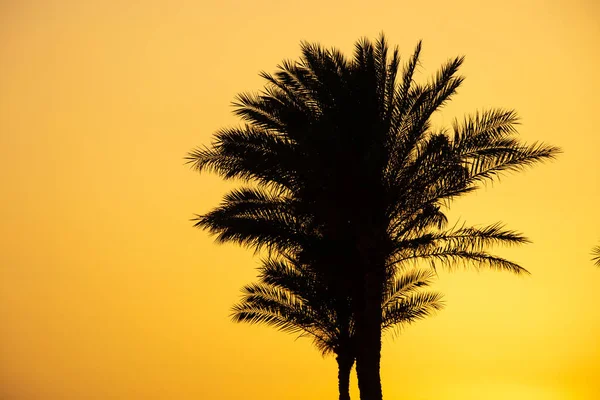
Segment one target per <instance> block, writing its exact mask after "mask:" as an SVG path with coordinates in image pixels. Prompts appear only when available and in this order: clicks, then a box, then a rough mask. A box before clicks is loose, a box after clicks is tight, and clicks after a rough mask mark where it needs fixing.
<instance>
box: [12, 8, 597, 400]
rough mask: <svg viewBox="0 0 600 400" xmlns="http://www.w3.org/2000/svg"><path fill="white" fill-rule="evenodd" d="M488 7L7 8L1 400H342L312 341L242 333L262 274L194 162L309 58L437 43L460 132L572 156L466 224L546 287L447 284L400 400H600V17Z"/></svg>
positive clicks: (480, 200) (484, 193) (484, 204)
mask: <svg viewBox="0 0 600 400" xmlns="http://www.w3.org/2000/svg"><path fill="white" fill-rule="evenodd" d="M486 3H487V2H480V1H474V0H457V1H453V2H449V1H429V2H409V3H407V2H401V1H387V0H382V1H379V2H375V3H373V2H367V1H355V0H345V1H339V0H334V1H317V0H306V1H303V2H297V1H293V0H290V1H275V0H256V1H241V0H238V1H232V0H219V1H216V0H215V1H213V0H201V1H185V0H169V1H167V0H146V1H140V0H138V1H135V0H120V1H116V0H107V1H100V0H90V1H85V0H72V1H67V0H64V1H52V0H48V1H42V0H40V1H29V0H3V1H1V2H0V148H1V149H2V156H1V157H0V182H1V188H2V189H1V192H0V194H1V195H0V220H1V221H2V223H1V224H0V399H6V400H38V399H44V400H71V399H73V400H76V399H86V400H87V399H89V400H96V399H98V400H100V399H102V400H106V399H110V400H113V399H114V400H121V399H123V400H146V399H148V400H171V399H177V400H191V399H224V400H227V399H240V398H243V399H247V400H275V399H282V398H283V399H291V400H293V399H316V400H325V399H333V398H336V395H337V382H336V364H335V360H334V359H333V358H325V359H324V358H322V357H321V355H320V354H319V352H318V351H317V350H315V349H314V348H313V347H312V344H311V342H310V340H307V339H297V340H296V338H295V337H294V336H291V335H287V334H284V333H281V332H277V331H275V330H273V329H272V328H269V327H263V326H247V325H242V324H234V323H233V322H231V321H230V319H229V312H230V307H231V306H232V305H233V303H235V302H236V301H237V300H238V299H239V296H240V288H241V287H242V286H243V285H245V284H247V283H249V282H251V281H252V280H253V279H254V278H255V276H256V270H255V268H256V267H257V266H258V261H259V260H258V259H257V258H255V257H253V254H252V252H251V251H248V250H244V249H242V248H239V247H236V246H234V245H216V244H215V243H214V242H213V238H211V237H209V236H208V235H207V234H206V233H205V232H203V231H200V230H197V229H194V228H193V227H192V223H191V222H190V219H191V218H192V217H193V216H194V214H195V213H204V212H207V211H209V210H210V209H211V208H212V207H214V206H215V205H216V204H218V202H219V200H220V198H221V196H222V195H223V194H224V193H225V192H226V191H227V190H228V189H230V188H232V187H234V186H235V183H231V182H223V181H221V180H220V179H219V178H218V177H216V176H214V175H209V174H205V175H198V174H197V173H196V172H194V171H192V170H191V169H190V168H189V167H188V166H186V165H184V160H183V157H184V156H185V155H186V153H187V152H188V151H190V150H192V149H193V148H194V147H196V146H199V145H204V144H208V143H209V142H210V138H211V135H212V134H213V133H214V132H215V131H216V130H217V129H219V128H222V127H226V126H231V125H235V124H237V123H238V122H239V121H238V120H237V119H236V118H235V117H234V116H233V115H232V113H231V111H232V108H231V106H230V103H231V101H232V100H233V99H234V96H235V95H236V94H237V93H240V92H243V91H256V90H259V89H261V88H262V85H263V82H262V81H261V78H260V77H259V76H258V73H259V72H260V71H263V70H264V71H269V72H272V71H274V70H275V68H276V66H277V64H279V63H280V62H281V61H283V60H284V59H295V58H297V57H298V56H299V44H300V42H301V41H302V40H307V41H311V42H315V41H318V42H319V43H321V44H323V45H324V46H328V47H329V46H335V47H337V48H339V49H341V50H342V51H344V52H346V53H350V52H351V51H352V49H353V44H354V42H355V41H356V40H357V39H359V38H360V37H364V36H366V37H370V38H375V37H376V36H377V35H378V34H379V33H380V32H382V31H383V32H385V33H386V35H387V37H388V39H389V41H390V42H391V43H392V44H394V45H398V46H399V47H400V51H401V54H402V55H403V56H405V57H407V56H408V55H410V54H411V53H412V50H413V49H414V46H415V45H416V43H417V41H418V40H420V39H422V40H423V52H422V64H421V66H420V69H419V75H418V79H423V80H424V79H427V78H428V77H429V76H430V75H431V74H433V73H434V72H435V71H436V69H437V68H438V67H439V66H440V65H441V63H443V62H444V61H445V60H447V59H449V58H451V57H454V56H457V55H465V56H466V60H465V63H464V66H463V68H462V74H463V75H465V76H466V81H465V82H464V84H463V86H462V87H461V88H460V90H459V94H458V95H457V96H456V97H455V98H454V100H453V101H452V103H451V104H450V105H448V106H447V107H445V108H444V109H443V111H442V113H440V114H438V115H436V117H435V118H436V119H435V122H436V124H438V126H448V125H449V124H450V122H451V121H452V120H453V119H454V118H456V117H458V118H461V117H462V116H463V115H464V114H465V113H471V112H474V111H476V110H481V109H486V108H491V107H504V108H514V109H516V110H517V112H518V113H519V115H520V116H521V125H520V133H521V136H522V138H523V140H525V141H527V142H534V141H543V142H546V143H549V144H552V145H556V146H560V147H561V148H562V149H563V151H564V152H563V154H561V155H560V156H559V157H558V159H557V160H556V161H554V162H551V163H546V164H542V165H537V166H536V167H534V168H532V169H529V170H527V171H526V172H524V173H519V174H512V175H507V176H504V177H502V179H501V180H500V182H498V183H495V184H493V185H488V186H487V187H485V188H482V189H481V190H480V191H479V192H477V193H475V194H471V195H469V196H467V197H465V198H463V199H460V200H458V201H457V202H456V203H455V204H453V206H452V210H451V212H450V216H451V221H464V222H466V223H469V224H489V223H494V222H498V221H502V222H504V223H506V225H507V227H508V228H511V229H515V230H518V231H520V232H523V233H524V234H525V235H526V236H528V237H529V238H530V239H531V240H532V244H529V245H526V246H523V247H519V248H510V249H502V248H500V249H497V250H496V253H497V254H499V255H502V256H505V257H508V258H510V259H511V260H514V261H517V262H519V263H520V264H521V265H522V266H524V267H525V268H527V269H528V270H529V271H530V272H531V273H532V274H531V276H527V277H518V276H514V275H510V274H508V273H503V272H490V271H477V270H475V269H473V268H471V269H460V270H456V271H444V270H439V279H438V281H437V282H436V284H435V289H436V290H439V291H442V292H443V293H444V295H445V301H446V308H445V309H444V310H443V311H441V312H440V313H439V314H438V315H436V316H434V317H431V318H429V319H427V320H425V321H422V322H419V323H417V324H414V325H412V326H409V327H407V328H406V329H405V330H403V331H402V332H401V333H400V334H399V335H396V336H394V337H393V336H386V337H384V340H383V350H382V367H381V375H382V382H383V390H384V396H385V398H386V399H402V400H458V399H460V400H475V399H478V400H479V399H482V398H483V399H486V400H503V399H511V400H521V399H523V400H525V399H527V400H593V399H598V398H600V345H599V341H598V338H599V337H600V290H599V289H600V269H599V268H597V267H594V266H593V263H592V262H591V261H590V258H591V255H590V252H591V249H592V247H594V246H595V245H597V244H598V243H600V211H599V210H598V206H597V205H598V200H599V199H600V185H599V180H600V172H599V171H600V161H599V159H598V157H597V153H598V149H599V148H600V132H599V128H598V118H597V117H598V112H599V110H600V97H599V96H598V93H599V92H600V75H599V74H598V70H599V67H600V24H599V23H598V21H599V20H600V3H598V2H595V1H594V0H570V1H567V0H555V1H527V2H522V1H517V0H507V1H503V2H493V3H491V2H490V3H489V4H486ZM352 385H353V389H352V394H353V396H354V398H358V397H357V393H358V392H357V389H356V380H355V378H354V376H353V378H352Z"/></svg>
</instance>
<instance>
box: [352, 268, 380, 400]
mask: <svg viewBox="0 0 600 400" xmlns="http://www.w3.org/2000/svg"><path fill="white" fill-rule="evenodd" d="M373 272H374V271H371V272H370V273H367V274H366V279H365V282H364V283H365V286H364V291H363V296H359V299H360V297H362V301H359V303H362V304H356V308H355V310H356V311H355V318H356V320H355V322H356V326H355V329H356V340H357V348H356V375H357V378H358V388H359V390H360V399H361V400H382V399H383V394H382V390H381V378H380V375H379V364H380V359H381V298H382V287H383V284H382V283H381V282H382V280H380V279H379V276H378V275H380V274H377V273H373Z"/></svg>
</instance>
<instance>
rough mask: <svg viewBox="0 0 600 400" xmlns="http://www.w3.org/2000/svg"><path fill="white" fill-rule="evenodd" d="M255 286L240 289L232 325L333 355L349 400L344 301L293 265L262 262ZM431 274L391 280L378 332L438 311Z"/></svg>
mask: <svg viewBox="0 0 600 400" xmlns="http://www.w3.org/2000/svg"><path fill="white" fill-rule="evenodd" d="M259 277H260V280H259V282H258V283H254V284H251V285H247V286H245V287H244V288H243V289H242V291H243V293H244V295H243V298H242V300H241V301H240V302H239V303H238V304H236V305H235V306H234V307H233V313H232V317H233V320H234V321H235V322H247V323H262V324H266V325H270V326H274V327H276V328H278V329H279V330H281V331H284V332H290V333H300V336H307V337H310V338H312V339H313V342H314V344H315V346H316V347H317V349H319V350H320V351H321V353H322V354H323V355H324V356H325V355H328V354H332V353H333V354H335V355H336V361H337V363H338V388H339V398H340V400H350V371H351V369H352V366H353V365H354V361H355V359H356V348H355V343H354V334H355V332H354V322H353V320H352V311H351V302H350V299H349V298H345V299H340V298H339V297H337V296H335V295H333V293H332V291H331V290H330V288H328V287H327V285H326V284H324V283H323V282H322V281H321V280H320V279H319V276H318V274H317V273H316V272H315V271H313V270H311V269H310V268H308V267H306V266H303V265H301V264H300V263H298V262H297V261H296V260H293V259H289V258H288V259H287V260H273V259H269V260H266V261H264V262H263V265H262V268H261V269H260V276H259ZM432 278H433V273H432V272H431V271H430V270H418V269H413V270H411V271H409V272H406V273H403V274H400V275H399V276H398V277H393V276H391V275H390V279H389V281H388V282H387V284H386V290H385V294H384V297H383V304H382V313H383V314H382V332H383V333H385V332H386V331H388V330H392V329H394V328H399V327H401V326H402V325H404V324H407V323H411V322H413V321H415V320H417V319H421V318H424V317H426V316H428V315H430V314H431V313H433V312H434V311H436V310H439V309H441V308H442V302H441V295H440V294H439V293H436V292H424V291H422V290H421V288H422V287H424V286H427V285H429V284H430V283H431V281H432Z"/></svg>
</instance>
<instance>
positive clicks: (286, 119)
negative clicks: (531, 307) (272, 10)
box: [188, 35, 559, 400]
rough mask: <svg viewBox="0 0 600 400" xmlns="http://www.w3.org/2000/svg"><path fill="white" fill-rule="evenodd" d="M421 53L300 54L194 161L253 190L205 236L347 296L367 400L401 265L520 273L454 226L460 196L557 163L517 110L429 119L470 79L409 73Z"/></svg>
mask: <svg viewBox="0 0 600 400" xmlns="http://www.w3.org/2000/svg"><path fill="white" fill-rule="evenodd" d="M420 52H421V44H420V43H419V44H418V45H417V47H416V49H415V52H414V53H413V55H412V56H411V57H410V58H409V59H408V60H407V62H405V63H404V66H403V67H401V62H400V57H399V52H398V49H394V50H393V51H392V52H391V54H389V53H390V52H389V49H388V45H387V42H386V40H385V38H384V37H383V35H382V36H381V37H380V38H379V39H378V40H377V41H376V42H375V43H372V42H370V41H369V40H366V39H363V40H359V41H358V42H357V43H356V47H355V52H354V57H353V58H352V59H348V58H346V57H345V56H344V55H343V54H341V53H340V52H339V51H337V50H335V49H329V50H327V49H324V48H322V47H321V46H319V45H315V44H308V43H303V44H302V56H301V58H300V61H298V62H289V61H288V62H284V63H282V65H280V66H279V68H278V70H277V72H276V73H275V74H273V75H271V74H267V73H262V74H261V75H262V77H263V78H264V79H265V80H266V82H267V84H266V87H265V89H264V90H263V91H262V92H260V93H257V94H242V95H240V96H238V98H237V101H236V102H235V103H234V106H235V114H236V115H238V116H240V117H241V118H242V119H243V120H244V122H245V123H244V124H243V125H242V126H240V127H237V128H230V129H223V130H220V131H218V132H217V133H216V134H215V137H214V140H213V142H212V144H211V145H210V146H206V147H202V148H198V149H196V150H194V151H193V152H191V153H190V154H189V155H188V161H189V162H190V163H191V164H192V165H193V167H194V168H195V169H196V170H198V171H206V170H208V171H213V172H216V173H218V174H219V175H221V176H222V177H224V178H225V179H234V178H235V179H241V180H242V181H245V182H246V183H247V184H254V185H248V186H245V187H242V188H240V189H236V190H234V191H232V192H231V193H229V194H227V195H226V196H225V198H224V200H223V203H222V204H221V205H220V206H219V207H217V208H216V209H215V210H213V211H211V212H209V213H207V214H205V215H199V216H198V217H197V219H196V226H197V227H201V228H204V229H207V230H208V231H209V232H210V233H212V234H215V235H216V237H217V241H219V242H234V243H239V244H242V245H245V246H249V247H252V248H254V249H255V250H259V249H264V250H267V251H269V252H271V254H279V253H288V254H290V253H294V254H297V255H298V257H299V260H300V261H301V262H302V263H303V264H306V265H311V266H312V267H313V268H315V269H316V270H318V271H319V274H320V276H321V277H322V279H323V280H324V281H326V282H327V285H328V287H330V288H332V289H331V290H333V291H334V292H335V295H336V296H338V297H339V298H349V299H350V300H351V310H352V318H353V321H354V334H355V341H356V343H357V346H356V348H357V353H356V370H357V376H358V382H359V389H360V393H361V399H362V400H380V399H381V398H382V392H381V383H380V378H379V362H380V351H381V330H382V300H383V296H384V293H385V287H386V282H387V279H388V275H389V274H394V273H395V270H396V269H397V268H399V267H400V266H401V265H402V264H403V263H406V262H409V261H411V260H412V261H417V260H422V259H426V260H430V261H431V262H432V264H433V265H434V266H435V265H445V266H454V265H457V264H458V263H468V264H472V265H477V266H484V267H489V268H494V269H499V270H506V271H510V272H513V273H517V274H521V273H526V272H527V271H526V270H525V269H523V268H522V267H521V266H519V265H517V264H515V263H513V262H510V261H508V260H505V259H503V258H500V257H497V256H494V255H492V254H490V253H488V251H487V247H488V246H489V245H493V244H522V243H525V242H526V241H527V240H526V239H525V238H524V237H523V236H522V235H520V234H518V233H516V232H513V231H509V230H505V229H504V228H503V227H502V226H500V225H498V224H495V225H491V226H488V227H483V228H475V227H462V228H456V227H455V228H451V229H447V218H446V216H445V213H444V212H445V209H446V207H448V206H449V204H450V202H451V200H452V199H454V198H455V197H458V196H461V195H464V194H467V193H469V192H472V191H474V190H475V189H477V188H478V187H480V185H481V184H482V183H483V182H486V181H490V180H494V179H495V178H497V177H498V176H499V175H501V174H503V173H506V172H514V171H517V172H518V171H521V170H523V169H524V168H525V167H528V166H530V165H533V164H535V163H537V162H540V161H544V160H550V159H553V158H554V157H555V155H556V154H557V153H558V151H559V149H558V148H556V147H552V146H548V145H545V144H541V143H533V144H529V145H528V144H524V143H522V142H521V141H520V140H519V139H518V138H517V131H516V125H517V123H518V118H517V115H516V113H515V112H514V111H512V110H501V109H494V110H487V111H482V112H478V113H476V114H474V115H470V116H467V117H465V118H464V119H463V120H462V121H455V122H454V123H453V124H452V127H451V129H434V128H433V127H432V124H431V121H430V118H431V116H432V114H433V113H434V112H435V111H437V110H439V109H440V108H442V107H443V106H444V105H445V104H446V103H447V102H448V101H449V100H450V99H451V98H452V96H453V95H454V94H455V93H456V90H457V89H458V87H459V86H460V85H461V84H462V82H463V77H461V76H459V75H458V69H459V67H460V66H461V64H462V62H463V58H462V57H457V58H454V59H451V60H449V61H448V62H446V63H445V64H444V65H443V66H442V68H441V69H440V70H439V72H438V73H437V74H435V75H434V77H433V78H432V79H430V80H429V81H428V82H426V83H422V84H421V83H416V82H415V80H414V73H415V69H416V66H417V65H418V62H419V55H420Z"/></svg>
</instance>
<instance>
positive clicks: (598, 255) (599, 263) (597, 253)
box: [592, 246, 600, 267]
mask: <svg viewBox="0 0 600 400" xmlns="http://www.w3.org/2000/svg"><path fill="white" fill-rule="evenodd" d="M592 256H593V257H592V261H594V265H596V267H600V246H596V247H594V248H593V249H592Z"/></svg>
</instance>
